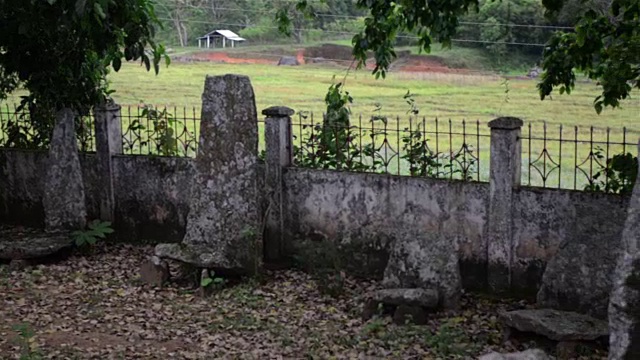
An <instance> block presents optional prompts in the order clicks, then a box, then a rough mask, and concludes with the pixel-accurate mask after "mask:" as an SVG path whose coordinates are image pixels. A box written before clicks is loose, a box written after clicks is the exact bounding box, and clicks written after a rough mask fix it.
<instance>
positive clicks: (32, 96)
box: [0, 0, 164, 112]
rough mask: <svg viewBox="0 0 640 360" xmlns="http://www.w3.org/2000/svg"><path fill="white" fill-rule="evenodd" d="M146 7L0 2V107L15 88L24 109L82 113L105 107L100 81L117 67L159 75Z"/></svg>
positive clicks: (158, 49)
mask: <svg viewBox="0 0 640 360" xmlns="http://www.w3.org/2000/svg"><path fill="white" fill-rule="evenodd" d="M155 25H156V18H155V15H154V10H153V4H152V3H151V1H150V0H118V1H109V0H28V1H25V0H0V99H3V98H5V97H6V95H7V94H8V93H9V92H11V91H13V90H15V89H16V87H17V86H18V85H21V86H23V87H24V88H25V89H26V90H28V91H29V95H28V97H27V98H26V99H25V102H28V103H30V104H37V105H38V107H39V108H40V109H47V110H48V111H53V110H57V109H61V108H72V109H74V110H76V111H79V112H86V111H88V109H89V108H90V107H92V106H93V105H96V104H99V103H102V102H104V101H105V100H106V98H107V97H108V94H109V90H108V87H107V83H106V75H107V72H108V69H109V68H110V66H111V67H112V68H113V69H115V70H116V71H117V70H118V69H119V68H120V64H121V63H122V61H123V60H140V61H142V63H143V64H145V65H146V68H147V70H150V69H151V68H152V67H153V68H154V69H155V71H156V72H157V71H158V70H159V66H160V62H161V61H162V59H163V55H164V48H163V47H162V46H160V45H157V44H156V42H155V41H154V34H155Z"/></svg>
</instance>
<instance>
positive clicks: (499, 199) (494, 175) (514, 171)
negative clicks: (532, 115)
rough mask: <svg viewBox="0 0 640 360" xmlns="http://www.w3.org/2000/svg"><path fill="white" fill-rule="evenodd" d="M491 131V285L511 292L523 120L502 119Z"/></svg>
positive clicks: (488, 235)
mask: <svg viewBox="0 0 640 360" xmlns="http://www.w3.org/2000/svg"><path fill="white" fill-rule="evenodd" d="M489 127H490V128H491V168H490V193H489V217H488V229H487V252H488V259H487V260H488V274H487V275H488V285H489V288H490V289H491V290H492V291H496V292H500V291H505V290H509V288H510V286H511V267H512V259H513V251H514V247H513V241H514V239H513V231H514V229H513V204H514V190H515V189H516V188H517V187H519V186H520V166H521V164H522V151H521V149H522V145H521V139H520V130H521V128H522V120H520V119H517V118H509V117H504V118H498V119H495V120H493V121H491V122H489Z"/></svg>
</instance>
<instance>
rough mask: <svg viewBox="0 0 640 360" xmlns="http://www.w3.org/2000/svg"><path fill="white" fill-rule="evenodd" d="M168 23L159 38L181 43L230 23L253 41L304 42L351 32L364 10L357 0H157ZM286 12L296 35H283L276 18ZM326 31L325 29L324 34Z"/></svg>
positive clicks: (195, 42) (194, 41) (165, 22)
mask: <svg viewBox="0 0 640 360" xmlns="http://www.w3.org/2000/svg"><path fill="white" fill-rule="evenodd" d="M156 1H157V5H156V11H157V14H158V18H159V19H160V20H161V21H162V24H163V25H164V26H163V27H164V29H163V30H162V31H160V32H159V33H158V39H159V40H161V41H163V42H165V43H168V44H176V45H180V46H189V45H191V46H193V45H196V44H197V37H199V36H202V35H203V34H205V33H207V32H209V31H211V30H215V29H229V30H232V31H235V32H237V33H238V34H240V35H241V36H243V37H246V38H247V39H249V40H251V41H252V42H253V43H255V42H261V43H268V42H286V41H295V42H298V43H300V42H303V41H305V40H315V39H319V38H328V37H331V36H333V37H336V36H339V35H340V33H341V32H345V33H347V35H349V34H348V33H351V35H352V34H353V33H354V32H356V31H357V29H358V28H359V27H358V26H357V25H361V23H362V22H361V21H358V20H357V18H356V17H357V16H359V15H363V14H364V12H363V11H362V10H359V9H358V8H357V7H356V3H355V1H352V0H323V1H313V2H309V3H308V4H307V7H306V8H305V10H304V11H301V10H299V9H297V4H296V2H295V1H292V0H156ZM278 12H280V13H286V14H287V15H288V19H289V20H290V25H291V26H290V29H291V33H290V35H291V38H287V37H285V36H283V34H282V32H280V31H279V29H278V26H277V24H274V22H273V18H274V16H275V14H276V13H278ZM323 31H324V34H323Z"/></svg>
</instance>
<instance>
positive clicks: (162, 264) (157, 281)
mask: <svg viewBox="0 0 640 360" xmlns="http://www.w3.org/2000/svg"><path fill="white" fill-rule="evenodd" d="M169 277H170V274H169V264H167V262H166V261H164V260H162V259H161V258H159V257H157V256H150V257H149V259H148V260H147V261H145V262H144V263H142V266H141V267H140V279H141V280H142V281H143V282H144V283H146V284H149V285H151V286H157V287H161V286H162V285H164V284H165V283H166V282H167V280H169Z"/></svg>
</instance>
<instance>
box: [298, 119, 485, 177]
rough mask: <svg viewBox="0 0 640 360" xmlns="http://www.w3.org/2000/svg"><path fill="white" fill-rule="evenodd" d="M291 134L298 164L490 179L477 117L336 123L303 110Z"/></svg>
mask: <svg viewBox="0 0 640 360" xmlns="http://www.w3.org/2000/svg"><path fill="white" fill-rule="evenodd" d="M323 119H324V115H323ZM292 132H293V137H294V162H295V164H296V165H297V166H300V167H310V168H319V169H333V170H349V171H358V172H372V173H384V174H393V175H409V176H416V177H433V178H441V179H452V180H453V179H457V180H469V181H471V180H473V181H487V180H488V177H489V171H488V170H489V167H488V164H489V136H490V134H489V130H488V128H487V127H486V124H481V123H480V121H473V122H467V121H461V122H459V123H454V122H452V121H451V120H445V121H442V120H438V119H433V120H431V119H429V120H428V119H426V118H424V117H423V118H418V117H408V118H405V119H401V118H399V117H386V116H380V115H375V116H371V117H367V118H365V117H364V116H362V115H361V116H358V117H357V118H355V119H351V120H350V123H349V124H348V125H346V126H344V125H342V126H336V125H331V124H328V123H327V122H326V121H316V119H315V118H314V114H312V113H301V114H299V115H298V117H297V118H296V119H295V120H294V122H293V124H292Z"/></svg>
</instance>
